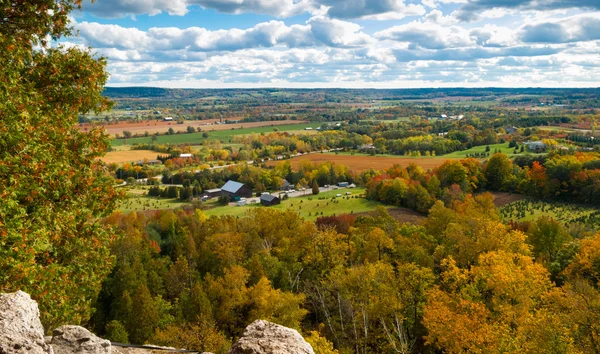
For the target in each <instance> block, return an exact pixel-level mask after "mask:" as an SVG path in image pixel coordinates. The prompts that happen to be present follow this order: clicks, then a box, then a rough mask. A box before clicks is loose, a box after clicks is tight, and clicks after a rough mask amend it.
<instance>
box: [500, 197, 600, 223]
mask: <svg viewBox="0 0 600 354" xmlns="http://www.w3.org/2000/svg"><path fill="white" fill-rule="evenodd" d="M500 214H501V216H502V218H503V219H505V220H506V221H511V220H512V221H534V220H536V219H537V218H539V217H541V216H549V217H552V218H554V219H556V220H558V221H560V222H561V223H563V224H565V225H570V224H574V223H581V224H583V225H585V226H586V227H587V228H590V229H593V230H599V229H600V210H598V208H594V207H590V206H585V205H578V204H571V203H560V202H546V201H540V200H533V199H523V200H519V201H516V202H513V203H510V204H507V205H505V206H504V207H502V208H501V209H500Z"/></svg>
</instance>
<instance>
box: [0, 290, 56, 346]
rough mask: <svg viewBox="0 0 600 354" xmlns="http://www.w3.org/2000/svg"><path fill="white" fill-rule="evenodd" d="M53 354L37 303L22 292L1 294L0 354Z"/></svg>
mask: <svg viewBox="0 0 600 354" xmlns="http://www.w3.org/2000/svg"><path fill="white" fill-rule="evenodd" d="M13 353H14V354H20V353H30V354H49V353H50V354H52V353H53V351H52V347H51V346H49V345H48V344H46V343H45V342H44V327H42V323H41V322H40V310H39V309H38V305H37V302H35V301H34V300H32V299H31V297H30V296H29V294H27V293H24V292H22V291H17V292H16V293H10V294H0V354H13Z"/></svg>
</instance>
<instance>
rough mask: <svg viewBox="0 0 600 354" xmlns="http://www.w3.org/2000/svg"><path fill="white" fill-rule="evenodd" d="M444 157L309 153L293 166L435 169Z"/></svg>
mask: <svg viewBox="0 0 600 354" xmlns="http://www.w3.org/2000/svg"><path fill="white" fill-rule="evenodd" d="M446 160H447V158H444V157H388V156H368V157H366V156H365V155H362V156H361V155H347V154H337V155H336V154H332V153H325V154H309V155H303V156H299V157H295V158H293V159H291V160H290V161H291V164H292V168H295V169H297V168H298V167H299V166H300V164H302V163H303V162H310V163H323V162H334V163H336V164H339V165H345V166H348V167H350V169H351V170H352V171H354V172H357V173H359V172H362V171H364V170H368V169H370V168H373V169H375V170H384V169H386V168H389V167H391V166H392V165H394V164H400V165H401V166H407V165H409V164H411V163H414V164H417V165H419V166H421V167H422V168H423V169H425V170H429V169H434V168H436V167H438V166H440V165H441V164H443V163H444V161H446ZM275 164H277V162H275V161H272V162H269V163H267V165H270V166H274V165H275Z"/></svg>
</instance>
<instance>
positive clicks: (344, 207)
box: [204, 188, 381, 221]
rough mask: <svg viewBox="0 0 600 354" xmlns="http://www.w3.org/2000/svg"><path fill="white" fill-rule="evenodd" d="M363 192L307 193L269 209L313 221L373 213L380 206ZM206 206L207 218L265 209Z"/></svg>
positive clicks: (353, 189)
mask: <svg viewBox="0 0 600 354" xmlns="http://www.w3.org/2000/svg"><path fill="white" fill-rule="evenodd" d="M364 191H365V190H364V188H349V189H346V188H342V189H337V190H331V191H328V192H321V193H319V194H318V195H311V194H310V191H309V192H308V193H309V194H308V195H307V196H303V197H297V198H289V199H287V200H282V201H281V204H279V205H274V206H271V207H269V208H273V209H278V210H286V209H292V210H294V211H296V212H297V213H298V214H300V216H302V217H303V218H305V219H307V220H313V221H314V220H316V219H317V217H319V216H331V215H341V214H354V213H366V212H370V211H373V209H375V207H376V206H378V205H381V204H380V203H379V202H376V201H371V200H367V199H365V198H362V197H359V196H361V195H362V194H363V193H364ZM346 192H350V193H352V194H351V195H348V196H347V195H345V193H346ZM336 194H342V197H336ZM208 205H210V206H212V207H211V208H210V209H206V210H204V213H205V214H206V215H207V216H212V215H215V216H219V215H232V216H242V215H244V214H245V213H246V212H247V211H248V210H252V209H253V208H265V207H264V206H262V205H261V204H259V203H254V204H249V205H245V206H234V205H227V206H216V204H215V202H210V203H208Z"/></svg>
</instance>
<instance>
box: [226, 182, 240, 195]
mask: <svg viewBox="0 0 600 354" xmlns="http://www.w3.org/2000/svg"><path fill="white" fill-rule="evenodd" d="M243 186H244V185H243V184H242V183H240V182H236V181H227V183H225V184H224V185H223V187H221V190H222V191H225V192H229V193H237V191H239V190H240V188H242V187H243Z"/></svg>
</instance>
